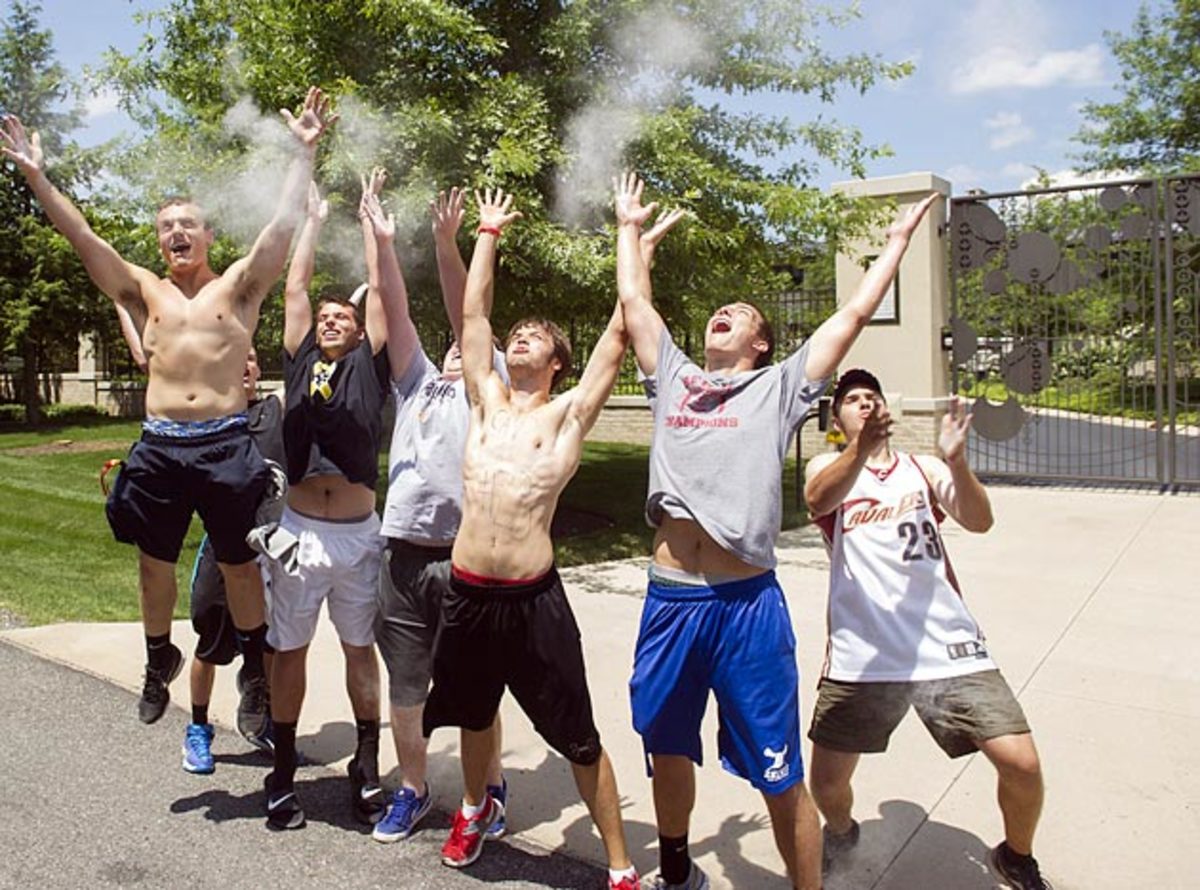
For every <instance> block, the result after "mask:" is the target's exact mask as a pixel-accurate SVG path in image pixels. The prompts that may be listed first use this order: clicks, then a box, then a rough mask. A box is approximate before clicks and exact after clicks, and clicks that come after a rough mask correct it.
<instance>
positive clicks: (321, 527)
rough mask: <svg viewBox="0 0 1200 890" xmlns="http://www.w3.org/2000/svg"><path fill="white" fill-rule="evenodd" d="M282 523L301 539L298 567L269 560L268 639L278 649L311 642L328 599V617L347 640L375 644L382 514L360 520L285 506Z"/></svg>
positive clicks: (340, 635)
mask: <svg viewBox="0 0 1200 890" xmlns="http://www.w3.org/2000/svg"><path fill="white" fill-rule="evenodd" d="M279 524H280V525H281V526H282V527H283V528H285V529H287V530H288V531H290V532H291V533H292V534H293V535H295V536H296V537H297V538H298V539H299V541H300V543H299V545H298V547H299V550H298V553H297V559H296V567H295V568H294V569H292V570H287V569H285V568H284V567H283V565H282V564H281V563H280V562H279V561H277V560H271V582H272V584H271V586H272V590H271V622H270V625H271V627H270V630H269V632H268V634H267V640H268V642H270V644H271V645H272V646H274V647H275V648H276V649H278V650H279V651H280V652H289V651H291V650H293V649H299V648H301V647H302V646H307V645H308V644H309V643H311V642H312V638H313V634H314V633H315V632H316V629H317V618H318V617H319V616H320V613H321V603H322V602H323V601H325V600H326V599H328V600H329V619H330V620H331V621H332V622H333V626H334V627H335V628H336V629H337V633H338V637H339V638H340V639H341V641H342V642H343V643H346V644H347V645H350V646H370V645H371V644H372V643H374V642H375V631H374V626H375V615H376V613H377V612H378V610H379V603H378V590H377V588H378V584H379V562H380V555H381V552H382V549H383V538H381V537H380V536H379V517H378V516H376V515H375V514H374V513H372V514H371V515H370V516H368V517H367V518H366V519H363V520H361V521H359V522H330V521H328V520H323V519H312V518H310V517H308V516H302V515H301V514H299V513H296V512H295V511H294V510H291V509H289V508H284V511H283V516H282V517H281V518H280V520H279Z"/></svg>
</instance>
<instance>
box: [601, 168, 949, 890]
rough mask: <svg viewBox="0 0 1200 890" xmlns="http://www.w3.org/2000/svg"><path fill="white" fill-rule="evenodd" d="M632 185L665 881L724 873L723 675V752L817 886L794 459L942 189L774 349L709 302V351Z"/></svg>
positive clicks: (768, 338) (626, 232)
mask: <svg viewBox="0 0 1200 890" xmlns="http://www.w3.org/2000/svg"><path fill="white" fill-rule="evenodd" d="M617 192H618V194H617V224H618V234H617V289H618V292H619V294H620V298H621V307H622V310H623V311H624V316H625V324H626V327H627V328H628V330H629V335H630V338H631V340H632V343H633V347H634V351H635V353H636V354H637V361H638V365H639V367H640V368H641V370H642V373H643V374H645V375H646V377H647V378H648V380H647V392H648V394H649V395H650V399H651V404H652V406H653V410H654V439H653V443H652V445H651V448H650V490H649V496H648V497H647V501H646V518H647V520H648V521H649V522H650V523H651V524H652V525H654V526H656V527H657V528H658V532H657V534H656V535H655V539H654V554H653V561H652V563H651V567H650V584H649V587H648V589H647V595H646V601H645V606H644V609H643V612H642V621H641V626H640V628H639V631H638V641H637V648H636V651H635V653H634V666H633V677H632V678H631V680H630V683H629V687H630V698H631V701H632V706H633V723H634V728H635V729H636V730H637V731H638V733H639V734H640V735H641V736H642V744H643V748H644V749H645V753H646V756H647V760H648V761H649V762H650V763H651V764H652V776H653V782H654V808H655V815H656V818H657V823H658V834H659V861H660V864H661V873H660V875H659V878H658V884H657V886H658V887H660V888H667V890H702V888H705V887H707V886H708V880H707V878H706V877H705V876H704V873H703V872H702V871H701V870H700V869H699V868H698V867H697V866H696V865H695V864H694V863H692V861H691V857H690V855H689V853H688V837H687V835H688V825H689V821H690V818H691V811H692V807H693V805H694V804H695V774H694V767H693V764H694V763H700V762H701V759H702V748H701V741H700V723H701V720H702V719H703V716H704V710H705V707H706V706H707V703H708V695H709V691H710V690H711V691H712V692H713V695H714V696H715V698H716V699H717V704H718V706H719V710H720V724H721V726H720V732H719V734H718V737H717V747H718V754H719V755H720V758H721V762H722V764H723V765H724V766H725V768H726V769H728V770H729V771H730V772H732V773H733V774H734V775H737V776H740V777H741V778H744V779H745V780H746V781H748V782H750V784H751V785H753V786H754V787H755V788H756V789H758V790H759V791H760V792H761V793H762V795H763V800H764V802H765V804H766V807H767V810H768V812H769V813H770V815H771V823H772V828H773V830H774V834H775V844H776V846H777V848H778V849H779V852H780V855H781V856H782V857H783V861H784V864H785V866H786V868H787V872H788V877H789V878H790V879H791V882H792V884H793V886H795V887H797V888H799V890H818V888H819V887H820V885H821V829H820V820H819V817H818V816H817V811H816V808H815V807H814V806H813V803H812V800H811V799H810V798H809V796H808V793H807V791H806V790H805V788H804V766H803V762H802V761H801V758H800V744H801V743H800V706H799V693H798V682H799V677H798V671H797V669H796V657H795V639H794V637H793V634H792V626H791V620H790V618H789V617H788V614H787V604H786V602H785V600H784V596H783V591H782V590H781V589H780V587H779V583H778V581H777V580H776V578H775V573H774V571H773V569H774V567H775V538H776V536H777V535H778V534H779V528H780V524H781V516H782V497H783V495H782V481H781V480H782V478H783V461H784V457H785V456H786V452H787V449H788V443H789V442H790V440H791V438H792V435H793V433H794V432H795V430H796V427H797V426H798V425H799V423H800V420H801V419H802V418H803V417H804V414H805V412H806V411H807V410H808V408H809V406H810V405H811V404H812V403H813V402H815V401H816V399H817V397H818V396H819V395H820V394H821V392H822V391H823V390H824V388H825V381H826V379H827V378H828V377H829V376H830V375H831V374H832V373H833V370H834V368H836V367H837V365H838V362H840V361H841V360H842V358H843V357H844V356H845V354H846V352H847V350H849V348H850V345H851V344H852V343H853V342H854V339H855V337H857V336H858V332H859V331H860V330H862V328H863V326H864V325H866V323H867V322H868V321H869V320H870V318H871V316H872V315H873V314H874V312H875V310H876V309H877V308H878V307H879V303H880V301H881V300H882V298H883V294H884V292H885V291H886V289H887V286H888V284H889V283H890V282H891V279H892V277H893V276H894V275H895V274H896V270H897V269H898V268H899V265H900V258H901V257H902V256H903V255H904V252H905V251H906V250H907V249H908V243H909V239H910V238H911V236H912V233H913V231H914V230H915V229H916V227H917V225H918V224H919V223H920V222H921V220H922V219H923V218H924V216H925V213H926V211H927V210H928V209H929V207H930V205H931V204H932V203H933V201H934V200H935V199H936V197H937V196H936V195H930V196H929V197H927V198H926V199H924V200H923V201H920V202H919V203H917V204H915V205H914V206H913V207H911V208H910V209H909V210H908V211H907V212H906V213H905V214H904V215H903V216H901V218H900V219H899V220H897V221H896V222H895V223H894V224H893V225H892V226H891V227H890V228H889V229H888V231H887V245H886V246H885V248H884V250H883V252H882V253H881V254H880V256H879V258H878V259H877V260H876V261H875V262H874V263H873V264H872V266H871V268H870V269H869V270H868V272H867V274H866V275H865V276H864V278H863V282H862V284H861V285H860V287H859V289H858V290H857V292H856V293H855V294H854V295H852V296H851V298H850V299H849V300H847V301H846V302H845V303H844V304H843V305H842V306H841V307H840V308H839V309H838V311H837V312H835V313H834V314H833V315H832V316H830V317H829V318H828V319H827V320H826V321H825V322H824V323H823V324H822V325H821V326H820V327H819V328H817V330H816V331H815V332H814V333H813V335H812V337H811V338H810V339H809V340H808V341H807V342H806V343H804V344H803V345H802V346H800V348H799V349H797V350H796V351H795V352H794V353H792V355H790V356H788V357H787V358H785V359H784V360H783V361H782V362H780V363H779V364H771V353H772V350H773V348H774V341H773V337H772V334H771V330H770V325H769V324H768V323H767V321H766V319H765V318H764V317H763V315H762V313H761V312H760V311H759V310H758V309H757V308H755V307H754V306H752V305H750V304H749V303H745V302H738V303H731V304H729V305H726V306H722V307H721V308H720V309H718V310H717V311H716V312H715V313H714V314H713V316H712V318H710V319H709V322H708V327H707V329H706V331H705V337H704V367H703V368H701V367H699V366H698V365H696V364H695V363H694V362H692V361H691V360H690V359H689V358H688V357H687V356H686V355H684V354H683V352H682V350H680V349H679V348H678V347H677V346H676V345H675V343H674V341H673V340H672V339H671V335H670V332H669V331H668V330H667V328H666V325H665V324H664V323H663V319H662V317H661V316H660V315H659V314H658V312H657V311H656V310H655V309H654V306H653V305H652V303H651V301H650V274H649V269H648V267H647V265H646V264H645V262H643V261H641V258H640V255H639V252H638V250H637V242H638V232H639V231H640V228H641V225H642V223H643V222H644V221H645V219H646V218H647V217H648V216H649V213H650V212H651V211H652V209H653V207H654V205H653V204H650V205H648V206H646V207H642V205H641V195H642V185H641V183H640V182H639V181H638V180H637V177H636V176H632V175H628V176H626V177H624V178H623V179H622V181H621V183H620V184H619V186H618V190H617Z"/></svg>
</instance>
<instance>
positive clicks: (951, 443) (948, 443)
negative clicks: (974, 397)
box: [938, 396, 971, 462]
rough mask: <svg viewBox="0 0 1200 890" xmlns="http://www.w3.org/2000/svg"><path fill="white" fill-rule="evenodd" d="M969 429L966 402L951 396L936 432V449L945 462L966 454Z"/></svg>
mask: <svg viewBox="0 0 1200 890" xmlns="http://www.w3.org/2000/svg"><path fill="white" fill-rule="evenodd" d="M970 429H971V415H970V414H969V413H968V412H967V405H966V403H965V402H964V401H963V400H962V399H961V398H959V397H958V396H951V397H950V404H949V405H948V406H947V408H946V413H945V415H943V417H942V429H941V432H939V433H938V449H939V450H940V451H941V452H942V456H943V457H944V458H945V459H946V461H947V462H949V461H955V460H958V459H960V458H962V457H965V456H966V453H967V434H968V433H969V432H970Z"/></svg>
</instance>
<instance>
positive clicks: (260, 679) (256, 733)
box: [237, 667, 271, 744]
mask: <svg viewBox="0 0 1200 890" xmlns="http://www.w3.org/2000/svg"><path fill="white" fill-rule="evenodd" d="M237 689H238V693H239V694H240V695H241V698H240V699H239V700H238V709H237V728H238V732H240V733H241V734H242V738H244V739H245V740H246V741H248V742H250V743H251V744H257V740H258V739H259V738H260V737H261V736H262V735H263V734H264V733H265V732H266V731H267V726H268V721H269V720H270V719H271V693H270V687H269V686H268V684H267V678H266V676H264V675H262V674H260V675H259V676H257V677H248V676H246V669H245V668H244V667H243V668H240V669H239V670H238V673H237Z"/></svg>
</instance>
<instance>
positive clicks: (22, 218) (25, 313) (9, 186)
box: [0, 0, 113, 423]
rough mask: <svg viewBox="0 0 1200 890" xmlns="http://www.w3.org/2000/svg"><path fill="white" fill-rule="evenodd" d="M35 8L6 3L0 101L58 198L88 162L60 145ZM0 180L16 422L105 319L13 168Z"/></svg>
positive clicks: (49, 46) (58, 111)
mask: <svg viewBox="0 0 1200 890" xmlns="http://www.w3.org/2000/svg"><path fill="white" fill-rule="evenodd" d="M40 11H41V7H40V6H39V5H37V4H36V3H29V2H22V0H13V3H12V5H11V7H10V10H9V15H8V17H7V18H6V19H4V21H3V28H2V30H0V100H2V104H3V108H4V111H5V113H11V114H15V115H17V116H18V117H20V118H21V120H22V121H24V123H25V125H26V126H27V127H28V128H30V129H35V130H38V131H39V132H40V133H41V135H42V143H43V146H44V148H45V150H46V153H47V156H48V157H50V158H53V159H54V160H55V161H56V163H55V165H54V167H53V171H52V175H53V176H54V178H55V181H56V182H57V183H58V184H59V185H60V187H62V188H63V189H64V191H70V190H71V189H72V188H73V187H75V186H77V185H79V184H81V183H83V182H85V181H86V179H87V175H88V172H89V169H90V163H91V161H90V159H89V157H88V155H87V153H85V152H81V151H80V150H79V149H78V148H77V147H76V146H74V145H73V144H72V143H70V142H69V141H68V139H67V136H68V134H69V133H70V132H71V130H73V129H75V128H76V127H78V126H79V122H80V118H81V115H80V110H79V106H78V102H77V100H76V94H75V90H74V88H73V86H72V84H71V82H70V80H69V79H68V77H67V74H66V72H65V70H64V69H63V68H62V66H61V65H59V64H58V63H57V62H55V61H54V48H53V42H52V35H51V34H50V32H49V31H47V30H44V29H42V28H40V27H39V25H38V18H37V17H38V13H39V12H40ZM3 171H4V172H3V175H2V176H0V219H3V220H4V221H5V223H4V225H3V226H2V227H0V354H3V356H4V358H5V360H6V362H8V363H9V365H10V367H11V366H12V362H11V360H12V359H18V360H19V361H20V364H21V368H22V373H21V389H22V399H23V401H24V403H25V411H26V418H27V420H28V421H29V422H30V423H36V422H37V421H38V420H39V417H40V403H41V393H40V392H39V381H40V376H41V371H42V369H43V368H45V367H53V366H61V365H62V364H64V363H66V362H68V361H70V360H71V359H72V358H73V356H74V353H75V350H76V343H77V337H78V334H79V332H80V331H83V330H89V329H92V328H94V327H96V326H98V325H106V324H108V323H110V322H111V320H112V314H113V313H112V310H111V308H109V307H108V305H107V300H102V298H100V297H99V295H98V293H97V291H96V289H95V287H93V286H92V284H91V282H90V281H89V280H88V278H87V275H86V273H85V272H84V269H83V266H82V264H81V263H80V262H79V261H78V259H77V258H76V257H75V254H74V252H73V251H72V250H71V247H70V245H69V244H68V243H67V241H66V239H64V238H63V237H62V236H60V235H59V234H58V233H57V232H56V231H55V230H54V228H53V227H52V226H51V225H50V224H49V223H48V222H47V220H46V218H45V216H44V215H43V213H42V212H41V209H40V208H39V207H38V206H37V203H36V202H35V201H34V199H33V195H32V194H31V193H30V191H29V188H28V187H27V186H26V184H25V182H24V180H23V179H22V178H21V176H20V174H19V173H18V172H17V171H16V169H15V167H14V166H13V165H12V164H11V163H10V162H7V161H5V162H4V163H3Z"/></svg>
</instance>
